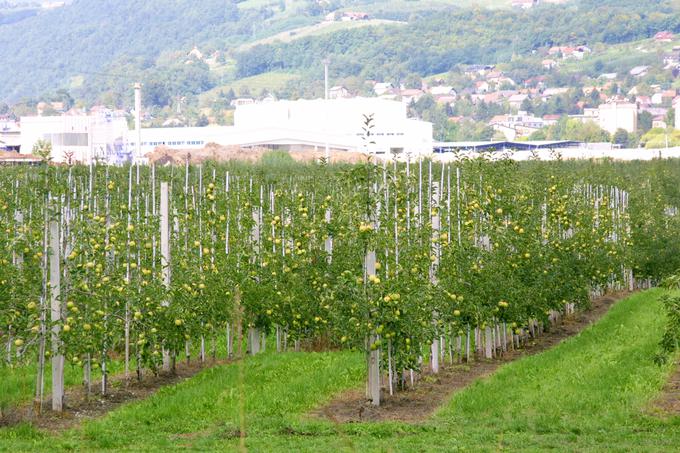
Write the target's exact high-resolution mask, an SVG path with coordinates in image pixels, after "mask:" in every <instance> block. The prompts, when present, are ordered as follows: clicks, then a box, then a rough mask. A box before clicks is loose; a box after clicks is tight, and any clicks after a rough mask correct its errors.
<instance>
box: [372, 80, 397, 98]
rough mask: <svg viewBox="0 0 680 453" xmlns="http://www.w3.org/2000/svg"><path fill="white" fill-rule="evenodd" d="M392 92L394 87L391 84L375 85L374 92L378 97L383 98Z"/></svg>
mask: <svg viewBox="0 0 680 453" xmlns="http://www.w3.org/2000/svg"><path fill="white" fill-rule="evenodd" d="M392 90H394V85H392V84H391V83H390V82H377V83H376V84H375V85H373V92H374V93H375V94H376V95H377V96H382V95H383V94H386V93H389V92H391V91H392Z"/></svg>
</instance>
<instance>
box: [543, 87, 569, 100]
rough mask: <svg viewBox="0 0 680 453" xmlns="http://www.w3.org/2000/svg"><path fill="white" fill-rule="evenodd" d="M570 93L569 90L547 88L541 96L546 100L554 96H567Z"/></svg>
mask: <svg viewBox="0 0 680 453" xmlns="http://www.w3.org/2000/svg"><path fill="white" fill-rule="evenodd" d="M568 91H569V88H546V89H545V90H543V93H541V96H543V97H544V98H545V99H550V98H551V97H553V96H559V95H561V94H566V93H567V92H568Z"/></svg>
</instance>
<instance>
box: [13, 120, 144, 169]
mask: <svg viewBox="0 0 680 453" xmlns="http://www.w3.org/2000/svg"><path fill="white" fill-rule="evenodd" d="M20 124H21V149H20V152H21V153H22V154H30V153H31V152H32V151H33V147H34V145H35V144H36V143H37V142H38V141H39V140H45V141H48V142H50V143H51V144H52V160H53V161H54V162H65V161H67V160H69V158H70V160H72V161H73V162H83V163H88V162H90V161H92V160H95V159H99V160H103V161H107V162H111V163H116V162H120V161H124V160H129V159H130V158H131V155H130V150H129V148H128V146H127V137H128V125H127V120H126V119H125V117H122V116H113V115H111V114H99V115H63V116H23V117H21V121H20Z"/></svg>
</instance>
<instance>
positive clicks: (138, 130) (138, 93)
mask: <svg viewBox="0 0 680 453" xmlns="http://www.w3.org/2000/svg"><path fill="white" fill-rule="evenodd" d="M135 137H136V140H137V143H136V146H135V159H139V158H140V157H142V84H141V83H139V82H137V83H135Z"/></svg>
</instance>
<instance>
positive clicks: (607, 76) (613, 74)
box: [597, 72, 618, 80]
mask: <svg viewBox="0 0 680 453" xmlns="http://www.w3.org/2000/svg"><path fill="white" fill-rule="evenodd" d="M617 76H618V74H617V73H616V72H607V73H604V74H600V75H599V76H598V77H597V78H598V79H606V80H616V77H617Z"/></svg>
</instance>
